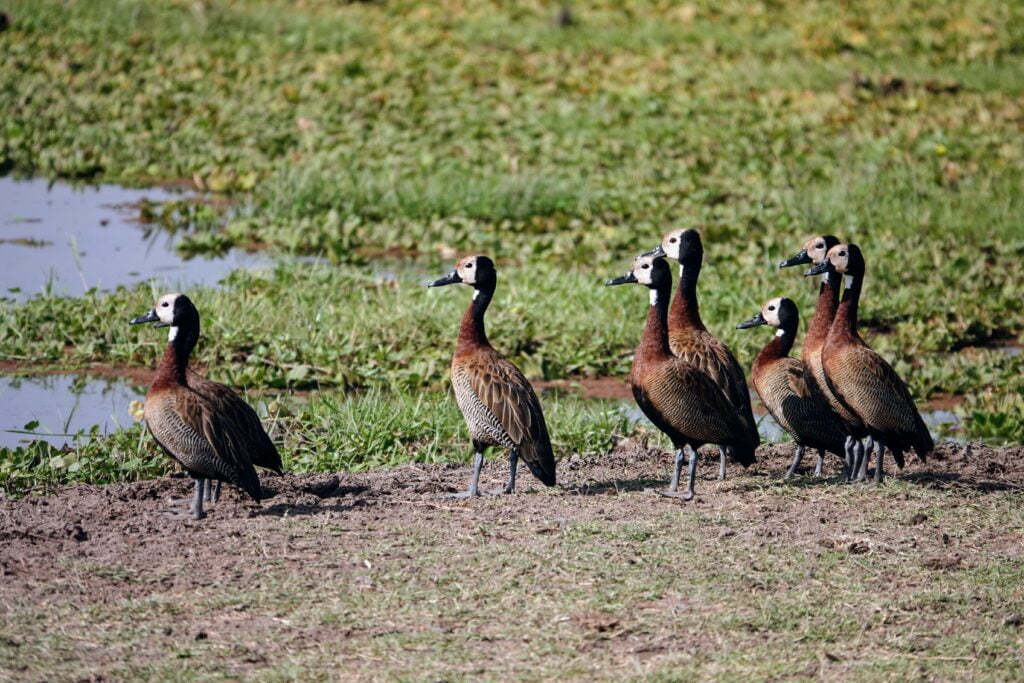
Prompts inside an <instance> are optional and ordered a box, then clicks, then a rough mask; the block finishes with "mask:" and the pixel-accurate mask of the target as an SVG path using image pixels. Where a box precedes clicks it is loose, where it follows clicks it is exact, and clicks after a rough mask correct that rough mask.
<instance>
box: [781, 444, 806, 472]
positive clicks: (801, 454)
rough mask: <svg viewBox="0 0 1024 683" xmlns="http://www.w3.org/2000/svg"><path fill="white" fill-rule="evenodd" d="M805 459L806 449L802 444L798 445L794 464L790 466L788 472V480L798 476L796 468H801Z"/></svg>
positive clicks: (794, 455)
mask: <svg viewBox="0 0 1024 683" xmlns="http://www.w3.org/2000/svg"><path fill="white" fill-rule="evenodd" d="M803 459H804V447H803V446H801V445H800V444H797V445H796V452H795V453H794V454H793V464H792V465H790V466H789V471H788V472H786V477H785V478H786V479H790V478H791V477H792V476H793V475H794V474H796V468H797V467H800V461H801V460H803Z"/></svg>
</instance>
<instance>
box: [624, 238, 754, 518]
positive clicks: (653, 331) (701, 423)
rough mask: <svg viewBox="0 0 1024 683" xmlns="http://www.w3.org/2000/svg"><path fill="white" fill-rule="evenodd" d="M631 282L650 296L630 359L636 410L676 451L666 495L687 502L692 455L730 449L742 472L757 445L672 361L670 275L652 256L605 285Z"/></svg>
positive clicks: (682, 363) (687, 368)
mask: <svg viewBox="0 0 1024 683" xmlns="http://www.w3.org/2000/svg"><path fill="white" fill-rule="evenodd" d="M628 282H636V283H639V284H641V285H644V286H645V287H647V288H648V289H649V290H650V300H651V302H650V309H649V310H648V312H647V322H646V324H645V325H644V332H643V336H642V337H641V339H640V345H639V346H638V347H637V348H636V353H635V355H634V356H633V369H632V370H631V371H630V374H629V379H630V384H632V387H633V397H634V398H635V399H636V402H637V405H639V406H640V409H641V410H643V412H644V414H645V415H646V416H647V417H648V419H650V421H651V422H652V423H654V426H655V427H657V428H658V429H660V430H661V431H662V432H664V433H665V434H666V435H667V436H668V437H669V439H671V440H672V444H673V445H674V446H675V448H676V458H675V470H674V472H673V474H672V483H671V484H670V486H669V490H668V493H667V494H665V495H670V496H678V497H681V498H683V499H684V500H690V499H691V498H693V495H694V484H695V480H696V474H697V449H698V448H700V447H701V446H702V445H704V444H706V443H713V444H718V445H723V446H729V447H730V448H729V452H730V454H731V455H732V457H733V458H734V459H735V460H736V461H738V462H739V463H740V464H742V465H743V466H744V467H746V466H748V465H750V464H752V463H753V462H754V460H755V458H754V450H755V449H756V448H757V443H758V441H757V440H755V439H753V438H751V435H750V430H749V429H748V428H747V426H746V425H745V424H744V423H743V421H742V420H741V419H740V417H739V415H738V414H737V412H736V410H735V408H734V407H733V406H732V405H731V404H730V403H729V401H728V400H727V399H726V397H725V394H724V393H722V390H721V389H719V388H718V385H717V384H715V382H714V381H713V380H712V379H711V378H710V377H709V376H708V375H707V374H706V373H705V372H704V371H703V370H701V369H700V368H698V367H697V366H696V365H694V364H692V363H690V362H689V361H687V360H686V359H685V358H682V357H679V356H675V355H673V353H672V351H671V349H669V341H668V305H669V297H670V295H671V293H672V273H671V271H670V270H669V267H668V264H667V263H665V261H664V260H663V259H661V258H660V257H656V256H648V255H641V256H637V257H636V258H635V259H634V260H633V269H632V270H630V271H629V272H628V273H626V274H625V275H623V276H621V277H617V278H615V279H613V280H609V281H608V282H607V283H606V284H608V285H622V284H626V283H628ZM684 449H689V450H690V462H689V467H688V474H689V482H688V484H687V489H686V492H685V493H683V494H679V493H678V490H679V475H680V471H681V470H682V467H683V451H684Z"/></svg>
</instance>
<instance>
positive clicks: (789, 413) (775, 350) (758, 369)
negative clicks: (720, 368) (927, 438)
mask: <svg viewBox="0 0 1024 683" xmlns="http://www.w3.org/2000/svg"><path fill="white" fill-rule="evenodd" d="M757 325H770V326H772V327H774V328H776V332H775V337H774V338H773V339H772V340H771V341H770V342H768V344H767V345H766V346H765V347H764V348H763V349H761V352H760V353H758V354H757V358H755V359H754V366H753V368H752V369H751V373H750V374H751V375H752V376H753V379H754V387H755V388H756V389H757V393H758V395H759V396H760V397H761V402H762V403H764V405H765V407H766V408H767V409H768V412H769V413H771V414H772V417H774V418H775V421H776V422H778V423H779V426H780V427H782V428H783V429H785V430H786V431H787V432H788V433H789V435H790V436H792V437H793V441H795V442H796V453H795V454H794V456H793V464H792V465H790V468H789V471H788V472H786V479H789V478H790V477H792V476H793V475H794V474H796V470H797V468H798V467H799V466H800V460H801V459H802V458H803V455H804V448H816V449H818V464H817V466H816V467H815V472H814V473H815V475H816V476H819V477H820V476H821V467H822V461H823V460H824V459H825V451H832V452H833V453H835V454H836V455H838V456H839V457H840V458H842V457H843V454H844V452H845V445H846V437H847V434H846V428H845V427H844V425H843V423H842V421H841V420H840V419H839V417H838V416H837V415H836V414H835V413H833V412H832V411H831V410H829V408H828V405H827V404H826V403H825V400H824V399H823V398H822V396H821V395H820V394H818V393H817V392H814V391H812V390H811V388H810V386H808V384H809V382H811V381H813V380H812V379H811V378H810V371H808V370H807V369H806V368H805V366H804V364H803V362H801V361H799V360H797V359H796V358H790V357H789V352H790V350H791V349H792V348H793V341H794V340H795V339H796V331H797V327H799V325H800V314H799V313H798V312H797V308H796V304H794V303H793V302H792V301H791V300H790V299H786V298H783V297H778V298H775V299H771V300H770V301H768V302H766V303H765V305H764V306H762V307H761V312H760V313H758V314H757V315H755V316H754V317H753V318H751V319H750V320H747V321H746V322H742V323H740V324H739V325H737V326H736V328H737V329H741V330H743V329H747V328H749V327H756V326H757Z"/></svg>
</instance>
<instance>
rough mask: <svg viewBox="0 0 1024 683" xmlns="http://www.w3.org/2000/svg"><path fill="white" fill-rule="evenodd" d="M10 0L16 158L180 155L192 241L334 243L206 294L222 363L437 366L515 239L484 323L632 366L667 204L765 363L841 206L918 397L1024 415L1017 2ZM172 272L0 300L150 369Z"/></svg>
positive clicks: (20, 345)
mask: <svg viewBox="0 0 1024 683" xmlns="http://www.w3.org/2000/svg"><path fill="white" fill-rule="evenodd" d="M8 12H9V15H10V19H11V24H10V26H9V28H8V29H7V30H5V31H3V32H0V83H3V85H2V86H0V110H2V111H4V112H5V116H4V118H3V120H2V121H0V133H2V136H0V168H2V169H3V170H4V171H8V172H11V173H16V174H43V175H47V176H51V177H58V178H70V179H79V180H87V181H90V182H120V183H126V184H133V185H140V184H148V183H153V182H161V183H162V182H175V183H186V184H188V185H191V186H192V187H194V188H198V189H200V190H202V191H204V192H206V193H208V194H210V195H213V198H214V199H216V200H217V201H214V202H211V203H210V205H200V206H198V207H197V206H193V205H190V204H178V205H175V206H174V207H172V208H169V209H161V208H160V207H151V208H149V209H146V210H144V212H143V213H144V214H145V217H146V218H152V219H156V220H162V221H164V222H165V223H166V224H167V225H169V226H170V227H173V228H178V229H183V230H185V231H187V232H188V235H189V238H188V239H187V240H186V241H185V242H184V246H183V248H185V249H187V250H190V251H192V252H197V253H202V252H207V251H217V250H221V249H224V248H226V247H227V246H230V245H233V244H246V245H257V246H262V247H264V248H267V249H268V250H270V251H272V252H274V253H280V254H287V255H294V254H312V255H317V256H322V257H325V258H326V259H327V261H329V262H332V263H335V264H337V265H336V267H328V266H309V265H301V266H300V265H294V264H293V265H283V266H281V267H280V268H279V269H277V270H276V271H274V272H272V273H269V274H261V275H250V274H236V275H235V276H233V277H232V278H231V279H229V281H228V282H227V283H226V284H225V285H224V286H223V287H221V288H220V289H218V290H197V291H195V292H190V294H192V295H193V297H194V298H195V300H196V301H197V303H198V304H199V307H200V310H201V311H202V313H203V316H204V326H205V327H204V330H205V334H204V339H203V341H202V343H201V346H200V348H199V349H198V351H197V360H198V361H200V362H201V363H203V364H205V365H208V366H209V368H210V373H211V374H212V375H213V376H214V377H215V378H217V379H220V380H223V381H227V382H229V383H231V384H234V385H236V386H241V387H247V388H251V389H254V390H256V391H261V390H263V389H265V388H267V387H270V388H274V389H289V390H291V389H313V388H317V387H322V388H349V389H351V388H358V389H365V388H374V389H379V390H386V391H391V392H393V393H394V395H395V396H396V399H395V400H396V401H402V400H404V399H402V398H401V397H400V396H399V395H400V394H401V393H402V392H407V391H410V390H422V389H430V390H434V391H438V390H440V389H441V388H442V387H443V386H444V381H445V373H446V367H447V364H448V358H449V354H450V350H451V346H452V341H453V336H454V330H455V326H456V321H457V318H458V316H459V315H460V312H461V309H462V307H463V306H464V305H465V302H466V298H467V294H466V293H465V292H461V293H458V294H456V293H454V292H451V291H443V292H428V291H426V290H425V289H423V288H422V287H421V286H420V285H421V284H422V281H423V280H425V279H426V277H427V276H429V275H433V274H439V273H441V272H443V271H444V270H445V269H447V268H448V267H450V263H451V258H450V254H451V253H453V252H458V253H463V252H487V253H490V254H492V255H494V256H496V257H497V258H498V259H499V265H500V268H501V276H500V277H501V284H500V288H499V291H498V298H497V301H496V304H495V310H494V313H493V314H492V316H491V318H490V320H489V325H490V331H491V335H492V338H493V339H494V341H495V343H496V345H497V346H498V347H499V348H500V349H501V350H502V351H504V352H506V353H507V354H508V355H509V356H510V357H511V358H513V359H514V360H515V361H516V362H517V363H519V364H520V365H521V367H523V369H524V370H525V371H526V373H527V374H528V375H529V376H530V377H531V378H545V379H557V378H564V377H576V376H605V375H623V374H624V373H625V372H626V371H627V370H628V366H629V353H630V350H631V348H632V347H633V346H634V344H635V342H636V339H637V336H638V331H639V327H640V324H641V320H642V318H643V312H644V304H643V297H642V296H641V295H640V294H639V293H638V292H636V291H614V292H608V291H604V290H603V289H602V288H601V287H600V283H601V282H602V281H603V279H604V278H606V277H608V276H609V275H613V274H618V273H620V272H621V271H622V270H623V269H624V268H625V267H626V265H627V264H628V261H629V257H630V256H631V255H632V254H634V253H635V252H636V251H638V250H639V249H644V248H649V247H650V246H652V245H653V243H654V242H655V241H656V239H657V236H658V235H659V234H660V233H661V232H663V231H664V230H665V229H666V228H668V227H670V226H676V225H691V226H694V227H697V228H700V229H701V230H702V232H703V234H704V236H705V240H706V243H707V267H706V269H705V272H704V275H703V276H702V281H701V282H702V292H701V295H702V305H703V310H704V314H705V319H706V320H707V322H708V324H709V326H710V327H711V328H712V330H713V331H714V332H715V333H716V334H719V335H720V336H722V338H723V339H725V340H726V341H727V342H728V343H729V344H730V346H732V347H733V349H734V350H735V351H736V352H737V355H738V356H739V357H740V359H741V361H742V362H743V363H744V364H745V365H749V363H750V362H751V360H752V358H753V356H754V354H755V352H756V350H757V348H758V347H759V345H760V344H762V343H763V342H764V341H765V340H764V338H763V335H760V334H758V333H756V332H754V333H751V332H748V333H739V332H737V331H735V330H734V329H733V326H734V325H735V323H736V322H738V321H739V320H743V319H745V318H747V317H749V316H750V315H751V314H752V313H753V312H754V311H755V310H756V309H757V307H758V306H759V304H760V303H761V302H762V301H763V300H764V299H766V298H768V297H770V296H776V295H780V294H785V295H788V296H791V297H793V298H794V299H796V300H797V301H798V303H799V304H800V306H801V311H802V312H803V314H804V317H805V318H807V317H809V313H810V307H811V305H812V300H813V286H811V285H810V283H806V282H803V281H802V280H801V278H800V276H799V274H798V273H796V272H789V271H787V272H783V273H780V272H778V271H777V270H776V269H775V268H774V265H775V263H776V262H777V261H778V260H779V258H781V257H784V256H788V255H790V254H792V253H793V252H795V251H796V249H798V248H799V246H800V244H801V242H802V241H803V240H804V239H805V238H806V237H808V236H810V235H811V234H814V233H819V232H833V233H836V234H838V235H840V236H843V237H845V238H849V239H852V240H856V241H857V242H859V243H860V244H861V245H862V246H863V247H864V249H865V252H866V254H867V257H868V259H869V262H868V268H869V273H868V284H867V294H866V301H865V304H864V309H865V310H864V315H863V322H864V324H865V326H866V328H867V333H866V334H867V335H868V337H869V340H870V342H871V343H872V344H873V345H874V346H875V347H876V348H877V349H878V350H880V351H881V352H882V353H883V354H884V355H885V356H886V357H887V358H888V359H889V360H891V361H892V362H893V363H894V365H895V366H896V367H897V369H898V370H899V371H900V373H901V374H902V376H903V377H904V378H905V379H906V380H907V382H908V383H909V384H910V386H911V389H912V390H913V392H914V395H915V397H916V398H917V400H918V401H919V402H921V403H923V402H925V401H926V400H928V399H931V398H935V397H938V396H943V395H946V394H950V395H954V396H957V397H963V403H962V404H960V405H959V406H958V407H957V410H958V411H959V412H960V413H961V415H962V416H963V417H964V418H965V419H966V420H967V421H966V423H965V435H967V436H969V437H974V438H990V439H994V440H1017V441H1019V440H1021V439H1024V433H1022V432H1021V429H1022V428H1021V424H1024V384H1022V380H1021V377H1022V376H1024V373H1022V369H1024V368H1022V364H1024V359H1022V356H1020V355H1017V356H1013V355H1010V354H1008V353H1006V352H1005V351H1004V348H1003V347H1004V345H1006V344H1017V345H1019V344H1020V343H1021V334H1022V331H1024V312H1022V310H1021V307H1020V306H1019V302H1018V299H1019V290H1020V287H1019V283H1020V281H1021V278H1022V276H1024V271H1022V268H1024V266H1022V265H1021V264H1022V258H1021V257H1022V256H1024V218H1022V217H1024V192H1021V187H1022V185H1024V152H1022V150H1021V148H1020V146H1019V145H1015V144H1012V141H1013V140H1016V139H1019V137H1020V135H1021V132H1022V131H1021V129H1022V121H1024V106H1022V101H1021V97H1022V86H1021V82H1020V79H1019V78H1018V77H1017V76H1018V75H1019V73H1021V70H1022V68H1024V57H1022V54H1024V10H1022V8H1021V7H1018V6H1017V5H1014V4H1004V5H998V6H993V5H991V3H985V2H980V1H976V2H959V3H953V2H948V3H933V4H931V5H928V6H927V7H923V6H920V5H918V4H916V3H911V2H896V3H892V2H884V3H883V2H880V1H871V2H868V3H866V4H864V3H862V4H861V5H859V6H858V9H857V12H856V13H854V12H852V11H849V10H847V9H844V8H842V7H839V6H836V7H833V6H831V5H815V6H812V7H808V6H807V5H806V4H805V3H800V2H775V3H772V4H771V5H770V6H767V5H760V4H751V3H746V2H727V3H724V4H723V3H703V2H698V3H693V4H688V5H683V6H679V7H675V8H662V7H660V6H656V5H644V6H641V7H635V8H632V9H628V10H623V9H619V8H618V4H617V3H610V2H609V3H595V4H591V5H588V6H587V7H586V8H583V7H580V8H576V9H575V10H574V15H573V24H572V25H571V26H568V27H560V26H558V25H556V23H554V22H553V21H552V14H551V9H550V8H549V7H547V6H546V5H543V4H540V3H538V4H535V5H522V4H518V5H515V6H506V5H501V4H497V3H487V2H466V3H462V2H451V3H445V4H443V5H436V6H424V5H422V4H419V3H412V2H387V3H353V4H351V5H349V4H345V5H337V4H335V3H329V2H303V3H298V4H296V3H291V2H283V1H281V2H259V3H257V2H242V1H229V0H209V1H206V2H189V3H185V2H173V1H170V0H164V1H160V2H143V1H141V0H114V1H113V2H100V1H99V0H79V1H77V2H57V1H55V0H39V1H32V2H29V1H27V0H17V1H15V2H13V3H9V9H8ZM87 246H88V245H85V248H87ZM396 255H416V256H417V257H418V260H416V261H415V262H414V263H412V262H409V261H403V260H398V259H397V258H396ZM441 255H443V258H441ZM391 272H393V273H396V274H397V279H395V280H392V279H391V278H390V277H389V276H388V277H384V276H382V274H385V273H391ZM626 289H628V288H626ZM153 294H154V292H150V291H148V290H147V289H146V288H145V287H138V288H136V289H133V290H120V291H118V292H115V293H113V294H110V295H105V294H90V295H87V296H85V297H82V298H79V299H66V298H60V297H54V296H49V295H42V296H39V297H36V298H33V299H31V300H29V301H27V302H25V303H18V304H15V303H11V302H0V356H2V357H3V358H4V359H7V360H10V361H13V362H16V363H18V364H20V365H21V367H23V368H33V367H34V368H41V367H45V368H52V367H66V368H81V367H85V366H87V365H88V364H89V363H93V362H103V363H110V364H114V365H127V366H148V365H150V364H152V363H153V361H154V359H155V357H156V355H157V354H158V352H159V349H160V347H161V344H162V340H161V339H160V337H159V335H158V334H157V333H152V332H147V331H142V330H137V329H132V328H129V327H127V326H126V325H125V324H124V323H125V320H126V319H127V318H129V317H131V316H132V315H136V314H138V313H139V312H141V311H143V310H145V308H146V306H147V305H148V304H149V301H150V300H151V298H152V296H153ZM958 400H959V399H958ZM368 457H369V456H368ZM374 457H376V456H374Z"/></svg>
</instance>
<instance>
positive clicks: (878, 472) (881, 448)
mask: <svg viewBox="0 0 1024 683" xmlns="http://www.w3.org/2000/svg"><path fill="white" fill-rule="evenodd" d="M875 446H876V448H877V449H878V458H877V459H876V460H875V483H876V484H881V483H882V477H884V476H885V473H884V472H883V471H882V458H883V456H884V455H885V444H883V443H882V442H881V441H879V442H878V443H877V444H875Z"/></svg>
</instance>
